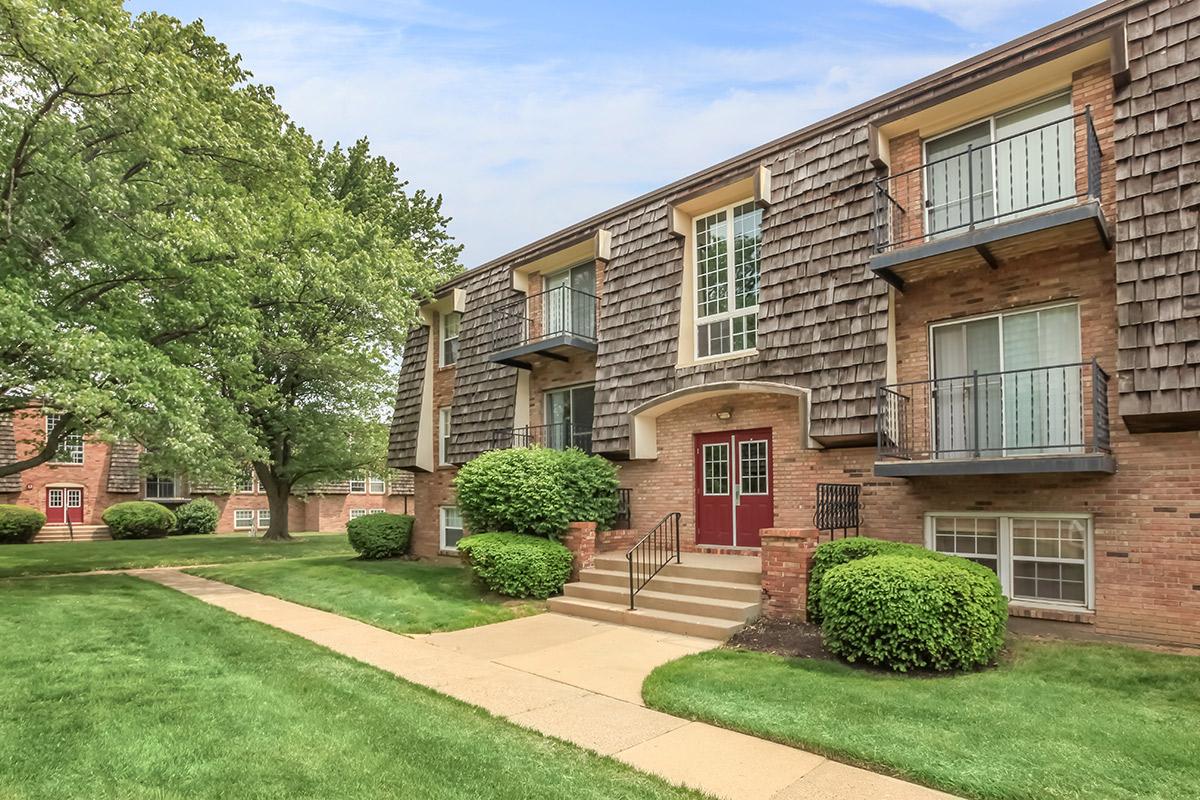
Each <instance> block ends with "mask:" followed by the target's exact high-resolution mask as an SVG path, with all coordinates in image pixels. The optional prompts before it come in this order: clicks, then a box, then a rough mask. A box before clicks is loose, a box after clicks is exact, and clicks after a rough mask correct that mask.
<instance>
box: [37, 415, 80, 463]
mask: <svg viewBox="0 0 1200 800" xmlns="http://www.w3.org/2000/svg"><path fill="white" fill-rule="evenodd" d="M61 417H62V414H58V413H56V412H53V411H48V412H46V414H45V423H46V431H45V432H46V436H49V435H50V430H51V429H52V428H54V427H55V425H57V424H58V419H59V418H61ZM61 455H69V456H70V457H69V458H68V459H67V460H65V461H64V460H62V459H60V458H59V456H61ZM50 463H51V464H67V465H70V466H73V467H79V466H82V465H83V463H84V448H83V434H82V433H68V434H66V435H65V436H63V438H62V442H61V443H60V447H59V452H58V453H55V454H54V458H53V459H51V461H50Z"/></svg>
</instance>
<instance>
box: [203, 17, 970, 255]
mask: <svg viewBox="0 0 1200 800" xmlns="http://www.w3.org/2000/svg"><path fill="white" fill-rule="evenodd" d="M404 5H405V8H406V9H408V10H409V11H412V9H414V8H419V4H404ZM413 13H415V12H413ZM452 24H453V25H456V26H460V28H461V29H462V30H470V31H473V32H479V31H483V32H484V33H481V34H480V35H481V36H482V37H484V38H483V41H482V43H477V44H478V46H477V47H472V48H467V47H464V48H461V49H455V48H450V49H448V50H447V49H446V48H442V47H438V48H434V47H432V46H431V45H430V43H429V42H428V41H416V40H414V39H412V38H410V37H409V36H408V34H407V29H406V28H405V27H404V26H403V25H402V26H400V27H399V28H398V29H390V33H386V34H384V33H380V28H379V27H378V26H373V25H369V24H363V23H360V22H357V21H355V20H354V19H353V18H349V19H347V18H344V17H343V18H341V19H339V20H338V21H337V23H336V24H331V23H330V22H329V21H328V20H323V21H321V23H320V24H315V23H310V22H309V21H308V20H306V19H305V18H304V17H303V16H300V17H298V18H297V19H294V20H290V21H283V22H278V23H277V21H273V20H264V21H260V22H256V23H253V24H247V25H244V26H242V27H238V28H235V29H222V30H214V31H213V32H214V33H215V34H216V35H217V36H219V37H220V38H223V39H225V40H226V41H228V43H229V44H230V45H231V47H232V48H233V49H235V50H237V51H240V52H242V53H243V54H244V55H245V57H246V63H247V66H248V67H249V68H250V69H251V70H253V71H254V72H255V73H256V75H257V77H258V79H259V80H263V81H265V82H268V83H271V84H273V85H275V87H276V88H277V90H278V97H279V100H280V102H281V103H282V105H283V107H284V108H285V109H286V110H287V111H288V113H289V114H291V115H292V117H293V118H294V119H296V120H297V121H298V122H300V124H302V125H304V126H305V127H306V128H307V129H308V130H309V131H310V132H311V133H313V134H314V135H316V136H318V137H320V138H323V139H325V140H327V141H331V140H333V139H340V140H343V141H345V140H350V139H354V138H357V137H359V136H362V135H367V136H369V138H370V139H371V142H372V146H373V148H374V149H375V150H376V151H377V152H380V153H382V154H383V155H386V156H387V157H388V158H390V159H392V160H393V161H395V162H396V163H397V164H398V165H399V167H400V170H401V172H402V173H403V174H404V175H405V176H406V177H408V178H409V179H410V180H411V181H412V183H413V185H414V186H418V187H423V188H426V189H428V190H431V191H434V192H441V193H442V194H443V195H444V196H445V210H446V211H447V213H448V214H450V215H451V216H453V217H454V222H453V224H452V227H451V231H452V233H453V234H454V235H455V236H456V237H457V238H458V239H459V240H460V241H461V242H463V243H464V244H465V245H466V250H465V252H464V261H465V263H466V264H467V265H468V266H473V265H475V264H478V263H480V262H482V261H485V260H487V259H489V258H492V257H495V256H497V255H500V254H502V253H504V252H507V251H508V250H510V249H513V248H515V247H518V246H520V245H522V244H524V243H527V242H529V241H532V240H534V239H536V238H538V237H540V236H543V235H545V234H547V233H550V232H552V231H554V230H557V229H558V228H561V227H563V226H566V225H569V224H571V223H572V222H575V221H577V220H579V219H583V218H585V217H588V216H591V215H592V214H595V213H598V212H600V211H603V210H604V209H605V208H608V207H610V206H612V205H615V204H617V203H619V202H621V201H623V200H626V199H629V198H631V197H633V196H635V195H637V194H640V193H642V192H644V191H647V190H649V189H652V188H654V187H655V186H659V185H662V184H664V183H667V182H670V181H672V180H674V179H676V178H680V177H682V176H684V175H686V174H689V173H691V172H694V171H696V170H698V169H702V168H704V167H706V166H708V165H710V164H712V163H715V162H717V161H720V160H723V159H725V158H728V157H730V156H733V155H736V154H737V153H739V152H741V151H743V150H746V149H749V148H751V147H754V146H756V145H758V144H761V143H763V142H766V141H768V140H770V139H772V138H774V137H776V136H780V135H783V134H786V133H788V132H790V131H792V130H795V129H797V128H800V127H802V126H803V125H805V124H807V123H810V122H813V121H815V120H817V119H819V118H821V117H823V116H826V115H828V114H831V113H835V112H837V111H840V110H842V109H844V108H847V107H849V106H851V105H853V104H854V103H856V102H858V101H861V100H864V99H867V98H869V97H871V96H873V95H875V94H878V93H881V92H883V91H886V90H888V89H891V88H894V87H895V86H897V85H900V84H902V83H904V82H906V81H907V80H910V79H912V78H916V77H919V76H920V75H923V74H926V73H928V72H930V71H932V70H935V69H937V68H939V67H942V66H945V65H946V64H949V63H951V62H952V61H954V60H956V59H957V58H959V57H961V56H962V55H963V54H962V53H952V52H944V53H914V52H907V53H906V52H895V51H893V52H881V51H880V49H879V48H875V49H872V48H871V47H869V46H864V45H859V46H850V47H841V48H840V49H838V50H837V51H836V52H834V51H825V52H822V51H821V50H819V49H818V48H816V47H814V45H813V43H811V42H809V43H806V44H805V45H803V46H801V45H797V46H795V47H776V48H760V49H750V48H743V49H735V48H728V49H722V48H704V47H681V48H679V47H677V48H673V49H670V50H666V51H664V50H661V49H659V50H654V51H648V52H643V53H636V52H635V53H624V54H621V55H620V56H619V57H617V56H615V55H610V56H605V55H602V54H600V55H597V54H590V53H587V52H586V50H581V54H580V55H579V56H578V57H572V58H571V59H569V60H568V59H553V58H544V59H533V58H528V59H525V60H523V61H520V62H519V63H510V62H508V59H499V58H495V59H492V58H489V46H488V44H487V41H486V39H487V37H488V36H489V35H490V34H488V33H486V31H487V29H488V26H487V24H486V23H479V24H473V23H472V22H471V21H470V20H454V21H453V23H452ZM474 35H475V33H470V34H468V36H474Z"/></svg>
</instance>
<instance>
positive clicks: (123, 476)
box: [108, 440, 142, 494]
mask: <svg viewBox="0 0 1200 800" xmlns="http://www.w3.org/2000/svg"><path fill="white" fill-rule="evenodd" d="M141 459H142V448H141V445H139V444H138V443H137V442H130V441H125V440H119V441H116V442H114V443H113V444H112V445H111V446H110V447H109V452H108V491H110V492H113V493H121V494H137V493H140V492H141V491H142V478H141V473H140V466H141Z"/></svg>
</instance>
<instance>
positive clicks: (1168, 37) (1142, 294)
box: [1114, 0, 1200, 424]
mask: <svg viewBox="0 0 1200 800" xmlns="http://www.w3.org/2000/svg"><path fill="white" fill-rule="evenodd" d="M1129 20H1130V24H1129V26H1128V28H1127V31H1128V35H1129V55H1130V64H1129V76H1130V82H1129V85H1128V86H1126V87H1125V88H1124V89H1123V90H1121V91H1120V92H1119V93H1118V94H1117V97H1116V101H1115V104H1114V153H1115V156H1116V183H1117V192H1116V198H1117V211H1118V215H1117V223H1116V241H1117V243H1116V252H1117V269H1116V279H1117V319H1118V324H1119V326H1120V331H1119V350H1118V363H1117V366H1118V385H1119V387H1120V391H1121V397H1120V413H1121V414H1122V415H1124V416H1127V417H1133V418H1136V417H1139V416H1143V415H1158V414H1176V413H1180V412H1183V413H1189V412H1190V413H1195V412H1200V386H1197V378H1196V370H1195V368H1194V367H1193V366H1190V364H1191V363H1194V362H1189V359H1188V353H1189V349H1192V350H1193V354H1194V349H1193V348H1194V347H1195V344H1196V333H1197V324H1198V321H1200V261H1198V255H1197V253H1198V249H1200V190H1197V189H1196V186H1197V182H1198V181H1200V23H1198V20H1200V3H1196V2H1186V1H1184V0H1173V1H1172V2H1161V3H1156V4H1150V5H1148V6H1142V7H1139V8H1137V9H1135V10H1134V11H1131V13H1130V15H1129ZM1189 54H1190V55H1189ZM1135 424H1136V423H1135Z"/></svg>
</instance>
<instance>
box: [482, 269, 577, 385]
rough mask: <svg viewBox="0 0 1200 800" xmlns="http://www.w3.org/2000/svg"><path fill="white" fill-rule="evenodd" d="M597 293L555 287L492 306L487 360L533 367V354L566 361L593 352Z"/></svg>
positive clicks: (523, 367)
mask: <svg viewBox="0 0 1200 800" xmlns="http://www.w3.org/2000/svg"><path fill="white" fill-rule="evenodd" d="M596 311H597V301H596V296H595V295H594V294H591V293H589V292H585V291H582V290H579V289H572V288H570V287H569V286H557V287H555V288H553V289H547V290H546V291H544V292H538V293H537V294H532V295H529V296H528V297H526V298H523V299H521V300H517V301H514V302H511V303H506V304H503V305H498V306H496V307H495V308H493V309H492V313H491V315H490V319H489V325H490V328H491V335H492V344H491V349H490V352H491V355H489V356H488V359H489V360H490V361H493V362H496V363H498V364H506V365H508V366H510V367H517V368H519V369H532V368H533V364H532V362H531V361H530V359H531V358H533V357H535V356H536V357H540V358H547V359H552V360H555V361H569V360H570V358H571V355H572V354H573V353H579V352H586V353H594V352H596Z"/></svg>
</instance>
